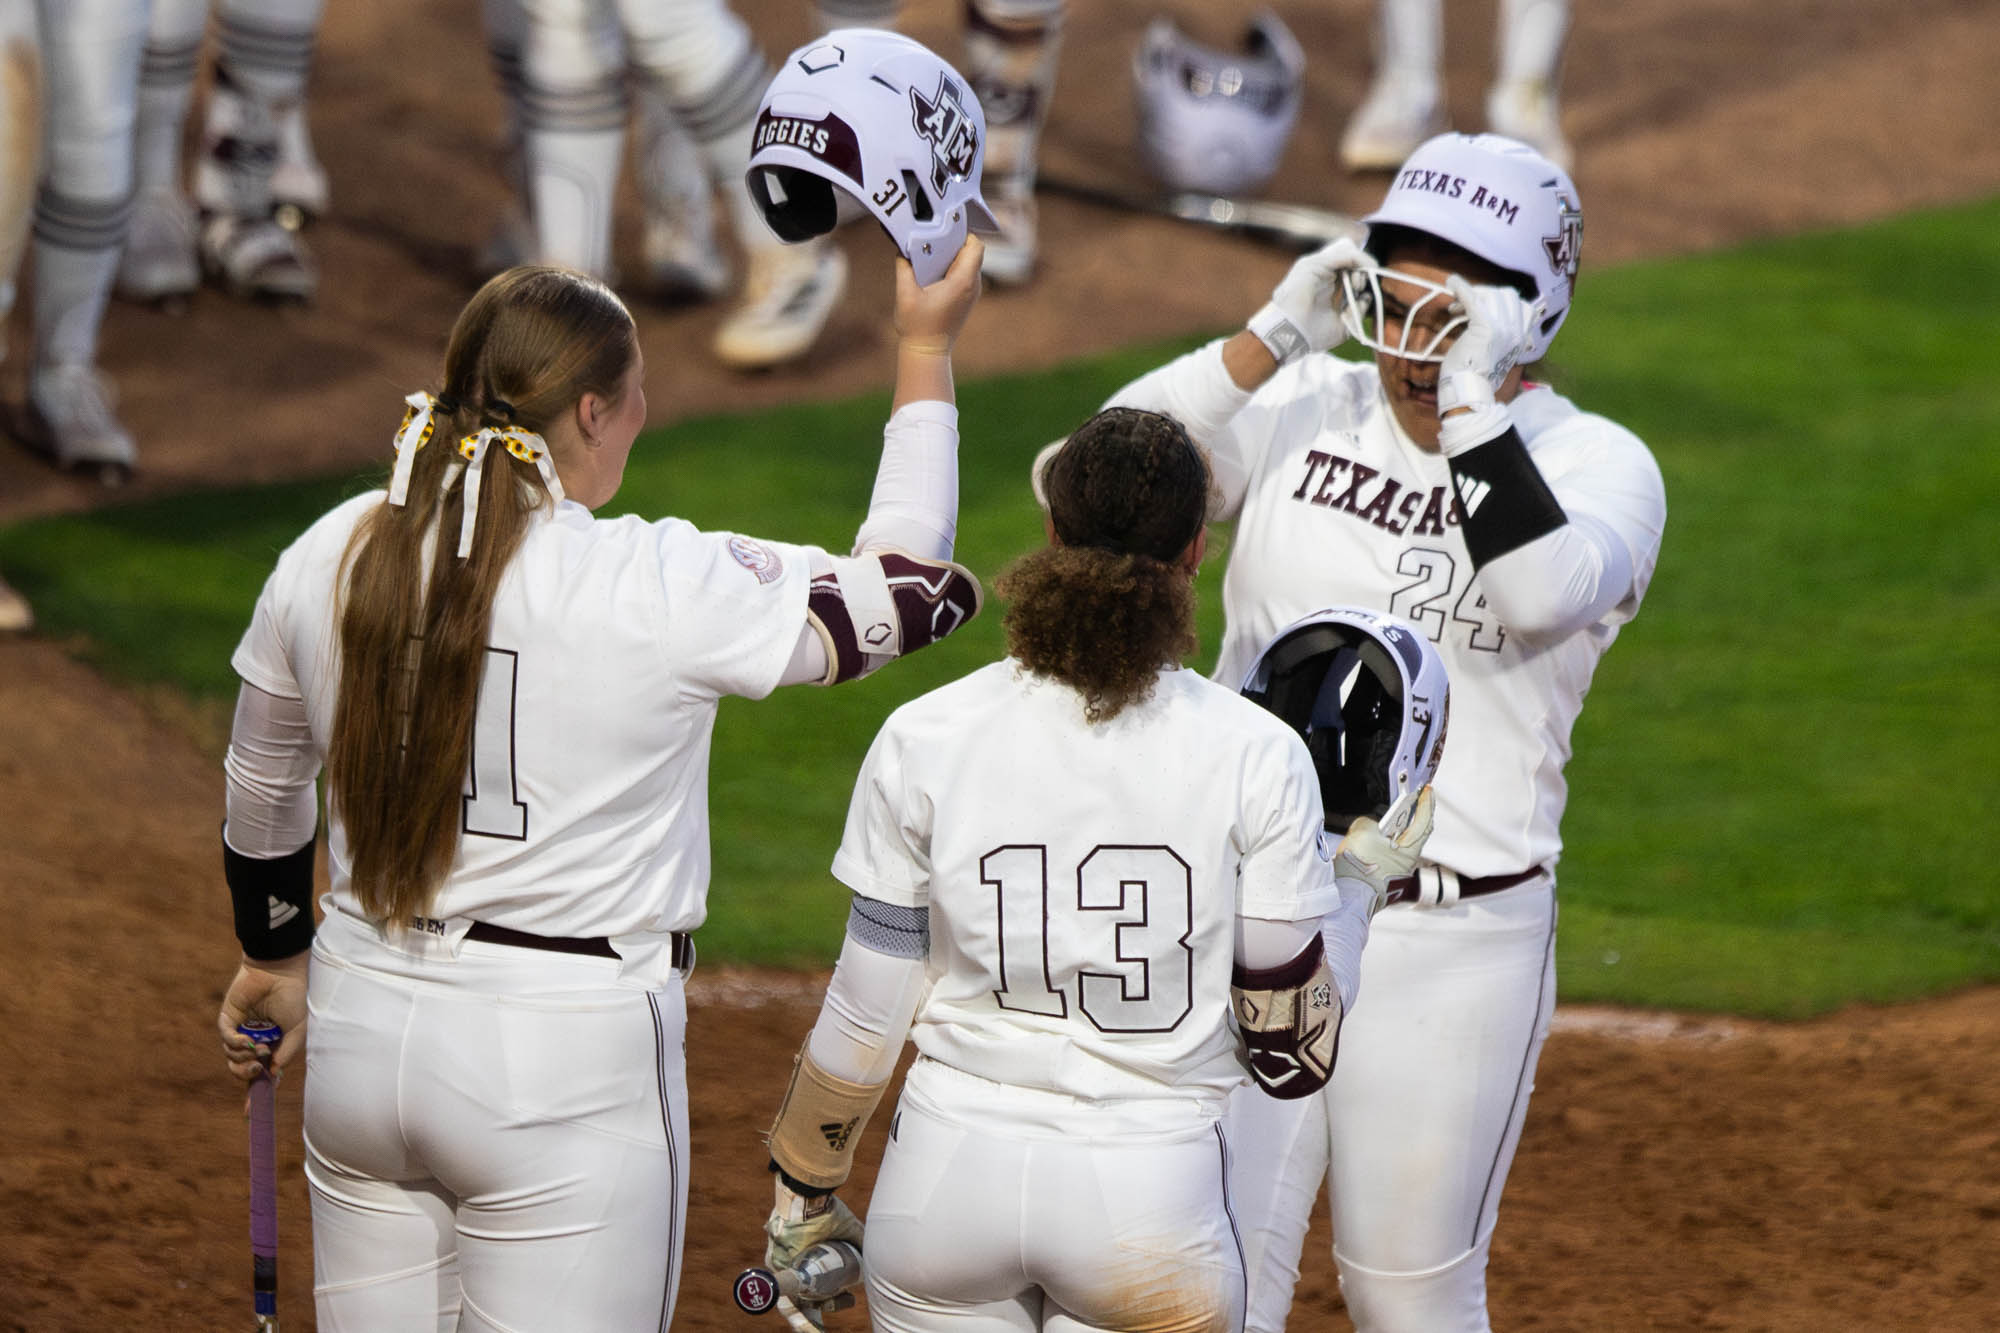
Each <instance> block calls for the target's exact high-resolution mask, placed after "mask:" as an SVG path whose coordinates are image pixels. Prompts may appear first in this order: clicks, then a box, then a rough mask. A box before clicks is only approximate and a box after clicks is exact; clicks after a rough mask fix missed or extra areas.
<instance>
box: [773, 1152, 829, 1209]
mask: <svg viewBox="0 0 2000 1333" xmlns="http://www.w3.org/2000/svg"><path fill="white" fill-rule="evenodd" d="M771 1171H772V1173H773V1174H775V1175H776V1176H777V1177H778V1179H780V1180H782V1181H784V1182H785V1188H786V1189H788V1190H790V1191H791V1192H792V1193H794V1194H796V1195H798V1196H799V1197H800V1198H802V1199H824V1198H825V1197H826V1196H827V1195H829V1194H831V1193H833V1189H834V1187H829V1186H825V1185H808V1184H806V1183H805V1182H804V1181H803V1180H794V1179H793V1178H792V1173H791V1172H789V1171H787V1170H785V1168H784V1167H782V1166H779V1165H778V1159H777V1158H775V1157H773V1158H772V1159H771Z"/></svg>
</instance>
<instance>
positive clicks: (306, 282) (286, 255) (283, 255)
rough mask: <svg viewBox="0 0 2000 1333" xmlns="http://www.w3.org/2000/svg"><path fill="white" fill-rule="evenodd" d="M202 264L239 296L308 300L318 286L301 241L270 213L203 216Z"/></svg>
mask: <svg viewBox="0 0 2000 1333" xmlns="http://www.w3.org/2000/svg"><path fill="white" fill-rule="evenodd" d="M201 266H202V269H203V271H204V272H206V273H207V275H208V276H209V278H210V279H211V280H212V281H214V282H217V283H219V284H220V285H222V286H223V287H226V288H228V290H229V291H230V292H231V293H232V294H233V295H235V296H237V297H240V298H242V299H244V300H255V301H310V300H312V299H313V296H314V295H315V294H316V293H317V292H318V290H319V271H318V270H317V269H316V268H315V267H314V266H313V262H312V256H311V255H310V254H308V253H307V252H306V247H305V242H304V241H302V240H300V239H299V236H298V233H296V232H291V231H286V230H285V229H284V228H283V227H281V226H279V225H278V224H277V223H276V222H274V221H272V220H271V219H269V218H239V217H230V216H228V215H226V214H225V215H220V216H216V217H211V218H209V219H208V220H207V221H205V222H203V223H202V227H201Z"/></svg>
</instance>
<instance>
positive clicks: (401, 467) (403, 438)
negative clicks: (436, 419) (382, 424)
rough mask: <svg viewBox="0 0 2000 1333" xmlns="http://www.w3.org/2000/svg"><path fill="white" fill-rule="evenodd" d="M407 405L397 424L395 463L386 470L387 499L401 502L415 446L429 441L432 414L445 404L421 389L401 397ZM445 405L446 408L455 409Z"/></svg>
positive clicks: (405, 495)
mask: <svg viewBox="0 0 2000 1333" xmlns="http://www.w3.org/2000/svg"><path fill="white" fill-rule="evenodd" d="M403 401H404V402H405V403H407V404H408V405H409V406H408V409H407V410H406V411H405V412H404V413H403V424H402V425H400V426H398V427H397V428H396V466H395V467H394V468H393V469H392V470H391V471H390V473H389V503H390V504H392V505H401V504H404V503H405V502H407V501H408V500H409V498H410V469H411V468H413V467H415V466H416V461H417V450H419V449H421V448H423V447H424V446H425V445H426V444H429V443H430V439H431V431H432V429H433V427H432V424H431V414H432V413H433V412H435V411H436V410H437V409H438V408H440V407H444V400H443V399H440V398H433V397H432V396H431V395H430V394H427V393H425V392H423V391H422V390H421V389H420V390H418V391H417V392H416V393H413V394H410V395H409V396H407V397H406V398H404V399H403ZM455 407H456V405H455V404H454V406H453V407H452V408H446V409H445V410H446V411H452V410H455Z"/></svg>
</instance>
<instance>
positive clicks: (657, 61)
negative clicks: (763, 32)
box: [618, 0, 847, 370]
mask: <svg viewBox="0 0 2000 1333" xmlns="http://www.w3.org/2000/svg"><path fill="white" fill-rule="evenodd" d="M618 8H619V15H620V17H621V19H622V20H623V24H624V28H625V34H626V39H627V41H628V42H630V44H631V58H632V64H633V65H634V66H635V67H636V68H637V69H638V70H640V71H641V72H642V73H643V75H644V76H645V77H647V78H650V79H652V80H654V81H655V82H656V83H657V84H658V85H659V88H660V90H661V92H662V93H663V94H664V95H665V96H666V98H667V101H668V103H669V105H670V106H671V107H672V108H673V111H674V114H675V115H676V116H677V117H678V118H679V120H680V122H681V124H682V125H684V126H685V127H686V128H687V130H688V133H689V134H690V135H692V136H693V138H694V140H695V142H696V143H697V144H699V145H700V147H701V152H702V156H703V158H704V159H706V161H707V163H708V172H709V176H710V179H711V180H712V181H713V182H714V185H715V188H716V190H717V192H718V193H719V194H720V195H721V196H722V200H723V206H724V208H725V210H726V212H727V214H728V217H729V220H730V222H731V224H732V226H733V227H734V230H735V232H736V240H737V244H738V245H740V246H741V247H742V249H743V253H744V260H745V266H746V269H747V272H746V273H745V275H744V287H743V295H742V297H741V298H740V299H739V302H738V304H737V307H736V309H735V310H734V311H732V312H731V314H730V315H729V317H728V318H727V319H726V320H724V321H723V324H722V327H721V328H720V329H719V330H718V331H717V332H716V337H715V354H716V356H717V357H718V358H720V359H721V360H722V361H723V362H724V364H726V365H730V366H734V367H736V368H738V369H744V370H749V369H758V368H762V367H766V366H772V365H777V364H779V363H780V362H784V361H789V360H792V359H793V358H795V357H798V356H801V355H803V354H804V353H805V352H806V351H807V349H809V348H810V347H811V346H812V344H813V342H814V341H815V340H816V339H817V338H818V337H819V332H820V330H821V329H822V328H824V327H825V325H826V321H827V319H828V318H829V317H830V316H831V315H832V314H833V309H834V306H835V305H836V304H837V303H838V302H839V300H840V294H841V292H842V291H843V290H844V289H845V287H846V285H847V257H846V256H845V255H844V254H843V253H842V252H841V250H840V248H839V247H838V246H837V245H835V244H834V241H833V238H832V237H830V236H829V237H821V238H819V239H817V240H813V241H807V242H804V243H802V244H799V245H785V244H783V243H782V242H780V241H779V240H778V238H777V237H776V236H774V235H773V234H772V233H771V230H770V228H769V227H768V226H766V225H765V223H764V219H763V215H762V214H761V213H760V212H759V211H758V208H757V205H756V202H755V201H754V200H753V199H752V198H751V197H750V190H749V187H748V186H747V185H746V184H745V183H744V179H743V173H744V169H745V167H746V166H748V164H749V161H750V132H751V130H752V128H753V127H754V125H755V122H756V119H757V107H758V105H759V103H760V102H761V101H762V100H763V96H764V89H765V88H766V87H767V86H769V84H770V82H771V66H770V62H769V61H767V60H766V59H765V58H764V56H763V53H762V52H760V51H759V50H758V49H757V46H756V43H755V42H753V41H752V40H751V37H750V30H749V29H748V28H747V27H745V26H744V24H743V21H742V20H741V19H740V18H738V17H737V16H736V15H735V14H733V13H731V12H730V11H729V9H728V7H727V6H726V5H724V4H723V3H721V0H664V2H663V0H618Z"/></svg>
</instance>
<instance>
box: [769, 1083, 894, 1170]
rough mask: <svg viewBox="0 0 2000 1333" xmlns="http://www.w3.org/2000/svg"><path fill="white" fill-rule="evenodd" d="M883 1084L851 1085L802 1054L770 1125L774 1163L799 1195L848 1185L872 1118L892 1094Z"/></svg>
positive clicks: (886, 1084)
mask: <svg viewBox="0 0 2000 1333" xmlns="http://www.w3.org/2000/svg"><path fill="white" fill-rule="evenodd" d="M888 1088H889V1084H888V1081H887V1080H886V1079H885V1080H884V1081H882V1082H880V1083H850V1082H848V1081H847V1080H846V1079H844V1078H837V1077H835V1076H834V1075H832V1074H829V1073H827V1072H826V1071H825V1070H824V1069H821V1068H820V1067H819V1065H818V1064H817V1063H815V1062H814V1060H813V1058H812V1054H811V1052H809V1051H806V1050H803V1049H802V1050H800V1051H799V1054H798V1058H797V1059H796V1060H794V1061H793V1062H792V1082H791V1085H790V1086H789V1087H787V1088H786V1089H785V1100H784V1101H783V1102H782V1103H780V1104H779V1106H778V1118H777V1121H776V1122H775V1123H774V1124H772V1126H771V1161H772V1162H773V1163H774V1164H775V1165H776V1166H777V1168H778V1170H779V1172H780V1173H782V1175H783V1177H784V1179H785V1182H786V1184H788V1185H790V1186H792V1187H793V1189H794V1190H795V1191H800V1187H803V1192H813V1191H818V1192H822V1193H823V1192H826V1191H829V1190H836V1189H839V1188H840V1187H841V1186H842V1185H844V1184H846V1183H847V1175H848V1172H850V1171H852V1170H853V1169H854V1149H855V1147H856V1146H857V1145H858V1144H859V1143H860V1140H861V1131H862V1130H864V1129H866V1128H867V1127H868V1117H869V1116H871V1115H873V1114H875V1107H876V1104H877V1103H879V1102H880V1101H881V1100H882V1094H883V1093H884V1092H886V1091H888Z"/></svg>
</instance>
